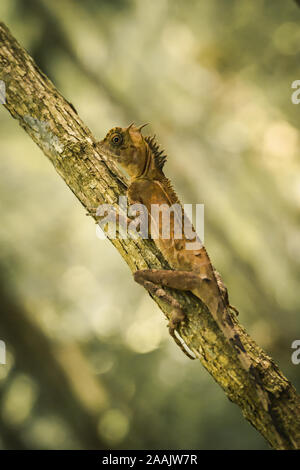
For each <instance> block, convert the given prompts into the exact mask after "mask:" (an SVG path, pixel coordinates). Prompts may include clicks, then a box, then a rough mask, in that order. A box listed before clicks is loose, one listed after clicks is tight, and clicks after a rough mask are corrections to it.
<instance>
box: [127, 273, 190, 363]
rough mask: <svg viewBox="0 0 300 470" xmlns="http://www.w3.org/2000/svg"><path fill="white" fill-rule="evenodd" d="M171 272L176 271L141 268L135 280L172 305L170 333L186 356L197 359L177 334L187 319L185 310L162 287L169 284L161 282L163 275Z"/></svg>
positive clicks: (135, 274)
mask: <svg viewBox="0 0 300 470" xmlns="http://www.w3.org/2000/svg"><path fill="white" fill-rule="evenodd" d="M169 272H170V273H173V272H175V271H164V270H155V269H146V270H139V271H136V272H135V273H134V280H135V281H136V282H137V283H138V284H140V285H142V286H143V287H144V288H145V289H146V290H147V291H148V292H149V293H150V294H152V295H155V296H157V297H159V298H160V299H161V300H162V301H164V302H166V303H167V304H168V305H170V306H171V307H172V311H171V313H170V318H169V324H168V328H169V333H170V335H171V336H172V338H173V339H174V341H175V343H176V344H177V345H178V346H179V347H180V349H181V350H182V351H183V352H184V353H185V355H186V356H188V357H189V358H190V359H196V357H194V356H192V355H191V354H190V353H189V352H188V351H187V349H186V347H185V345H184V343H183V342H181V340H180V339H179V338H178V337H177V336H176V333H175V331H176V330H177V328H178V326H179V325H180V323H181V322H182V321H183V320H184V319H185V312H184V311H183V309H182V308H181V306H180V304H179V302H178V301H177V300H176V299H174V297H172V296H171V295H169V294H168V293H167V292H166V291H165V290H164V289H163V288H162V287H161V286H162V284H163V285H168V284H166V283H162V282H159V281H161V275H162V274H163V275H164V274H165V273H169ZM155 281H157V282H155ZM169 287H171V286H169Z"/></svg>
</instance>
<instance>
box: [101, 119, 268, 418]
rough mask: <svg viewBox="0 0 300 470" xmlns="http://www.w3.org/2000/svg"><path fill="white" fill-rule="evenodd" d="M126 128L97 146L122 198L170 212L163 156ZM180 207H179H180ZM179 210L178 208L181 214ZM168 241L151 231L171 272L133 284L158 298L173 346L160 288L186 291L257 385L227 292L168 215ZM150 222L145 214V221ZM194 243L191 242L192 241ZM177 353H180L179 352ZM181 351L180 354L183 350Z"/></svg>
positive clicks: (176, 316) (150, 272)
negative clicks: (123, 183) (122, 186)
mask: <svg viewBox="0 0 300 470" xmlns="http://www.w3.org/2000/svg"><path fill="white" fill-rule="evenodd" d="M143 127H144V125H143V126H140V127H136V126H135V125H134V124H131V125H130V126H129V127H127V128H121V127H115V128H113V129H111V130H110V131H109V132H108V134H107V135H106V137H105V138H104V139H103V140H102V141H101V142H99V143H98V145H99V148H100V150H103V151H104V153H105V154H107V155H108V156H109V157H111V158H113V159H114V161H115V162H117V163H119V164H120V165H121V166H122V167H123V168H124V169H125V170H126V171H127V173H128V175H129V176H130V178H131V180H130V184H129V187H128V190H127V197H128V201H129V203H130V204H134V203H138V204H143V205H144V206H146V208H147V210H148V214H151V207H152V205H153V204H159V205H165V207H170V206H172V205H173V204H179V205H180V202H179V200H178V198H177V196H176V194H175V191H174V190H173V188H172V186H171V184H170V181H169V180H168V179H167V178H166V176H165V175H164V172H163V166H164V163H165V161H166V156H165V155H163V152H162V151H160V150H159V146H158V145H157V143H156V141H155V139H154V137H144V136H143V135H142V133H141V129H142V128H143ZM180 207H182V206H181V205H180ZM182 211H183V209H182ZM171 215H172V217H171V219H170V221H171V230H170V237H169V238H164V237H163V236H162V234H161V232H162V230H161V229H162V227H161V219H160V224H159V226H158V227H156V233H158V236H157V237H156V238H155V239H154V242H155V244H156V245H157V246H158V248H159V249H160V251H161V252H162V254H163V256H164V257H165V259H166V260H167V262H168V263H169V265H170V267H171V268H172V269H171V270H157V269H146V270H138V271H136V272H135V273H134V279H135V281H137V282H138V283H139V284H141V285H143V286H144V287H145V288H146V289H147V290H148V291H149V292H150V293H151V294H153V295H156V296H158V297H160V298H161V299H162V300H164V301H165V302H167V303H169V304H170V305H171V307H172V312H171V316H170V321H169V331H170V334H171V335H172V336H173V337H174V339H175V341H176V342H177V343H178V344H180V346H181V347H182V345H181V343H180V342H179V340H178V338H177V337H176V335H175V330H176V329H177V327H178V325H179V324H180V322H181V321H183V320H184V318H185V313H184V312H183V311H182V308H181V307H180V305H179V303H178V302H177V301H176V300H175V299H174V298H173V297H172V296H170V295H169V294H167V292H166V291H165V290H164V289H163V286H165V287H169V288H173V289H179V290H187V291H191V292H192V293H193V294H194V295H195V296H197V297H198V298H199V299H200V300H201V301H202V302H204V303H205V304H206V306H207V307H208V309H209V310H210V312H211V314H212V316H213V318H214V320H215V321H216V323H217V325H218V326H219V328H220V329H221V331H222V332H223V334H224V336H225V337H226V339H227V340H228V342H229V343H230V344H231V345H232V347H233V348H234V349H235V351H236V352H237V354H238V357H239V360H240V362H241V364H242V366H243V368H244V370H246V371H247V372H249V373H250V374H251V375H252V377H253V378H254V379H255V381H256V383H257V381H259V377H258V375H257V371H256V370H255V368H254V367H253V365H252V362H251V359H250V358H249V356H248V354H247V351H246V350H245V348H244V346H243V343H242V341H241V338H240V335H239V332H238V330H237V328H236V327H235V323H234V322H233V321H232V317H231V312H230V308H232V307H231V306H230V304H229V300H228V293H227V289H226V287H225V286H224V284H223V282H222V280H221V277H220V275H219V273H218V272H217V271H216V270H215V269H214V267H213V266H212V263H211V261H210V258H209V256H208V254H207V251H206V249H205V247H204V246H203V245H202V244H200V245H199V246H198V247H197V248H196V249H187V243H190V242H191V241H193V240H190V239H187V238H186V236H185V234H184V232H183V231H182V237H181V238H175V236H174V226H175V217H176V216H175V215H174V214H171ZM149 217H150V219H151V215H150V216H149ZM194 241H195V240H194ZM182 349H183V348H182ZM185 352H186V351H185ZM256 386H257V388H258V393H259V396H260V397H261V399H262V402H263V405H264V408H265V409H267V398H266V397H265V394H264V393H263V391H262V389H260V387H259V386H258V385H256Z"/></svg>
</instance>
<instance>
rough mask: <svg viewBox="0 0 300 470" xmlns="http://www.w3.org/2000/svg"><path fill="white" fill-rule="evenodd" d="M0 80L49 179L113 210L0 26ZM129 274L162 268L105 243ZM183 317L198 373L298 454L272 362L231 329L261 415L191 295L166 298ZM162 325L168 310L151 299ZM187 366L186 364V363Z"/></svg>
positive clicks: (87, 146)
mask: <svg viewBox="0 0 300 470" xmlns="http://www.w3.org/2000/svg"><path fill="white" fill-rule="evenodd" d="M0 79H1V80H4V82H5V84H6V104H5V105H4V106H5V107H6V108H7V109H8V111H9V112H10V114H11V115H12V117H13V118H15V119H17V120H18V121H19V123H20V125H21V126H22V127H23V128H24V130H25V131H26V132H27V133H28V134H29V135H30V136H31V138H32V139H33V140H34V142H35V143H36V144H37V145H38V146H39V147H40V148H41V149H42V151H43V153H44V154H45V155H46V156H47V157H48V158H49V159H50V161H51V162H52V164H53V165H54V167H55V169H56V171H57V172H58V173H59V174H60V175H61V177H62V178H63V179H64V180H65V182H66V183H67V185H68V186H69V187H70V189H71V190H72V191H73V193H74V194H75V195H76V197H77V198H78V199H79V200H80V201H81V203H82V205H83V206H84V207H85V208H89V207H97V206H98V205H99V203H109V204H117V201H118V196H119V195H120V194H124V193H125V191H126V182H125V181H124V180H123V179H122V177H121V176H120V175H119V173H118V171H117V170H116V169H115V168H114V167H113V166H112V164H111V163H110V162H109V160H108V159H107V157H106V156H105V155H103V154H100V153H99V151H98V150H97V147H96V146H95V138H94V137H93V136H92V134H91V132H90V131H89V129H88V128H87V127H86V126H85V125H84V124H83V122H82V121H81V120H80V118H79V116H78V114H77V113H76V111H75V109H74V107H73V106H72V105H71V104H70V103H68V102H67V101H66V100H65V99H64V98H63V97H62V96H61V95H60V94H59V92H58V91H57V90H56V88H55V87H54V85H53V84H52V83H51V82H50V80H49V79H48V78H47V77H46V76H45V75H44V74H43V73H42V72H41V71H40V70H39V68H38V67H37V65H36V64H35V63H34V61H33V60H32V58H31V57H30V56H29V55H28V53H27V52H26V51H25V50H24V49H23V48H22V47H21V46H20V45H19V44H18V43H17V41H16V40H15V39H14V38H13V37H12V35H11V34H10V32H9V31H8V29H7V27H6V26H5V25H4V24H0ZM112 243H113V244H114V246H115V247H116V249H117V250H118V251H119V252H120V254H121V255H122V257H123V258H124V260H125V261H126V263H127V264H128V266H129V268H130V269H131V271H135V270H136V269H145V268H157V269H160V268H166V267H168V265H167V263H166V261H165V260H164V259H163V257H162V255H161V253H160V252H159V251H158V250H157V248H156V247H155V245H154V243H153V242H152V241H151V240H112ZM172 295H174V297H176V299H177V300H178V301H179V302H180V304H181V306H182V308H183V309H184V310H185V311H186V312H187V313H188V315H187V320H186V322H185V323H184V325H182V327H181V328H180V334H181V336H182V338H183V339H184V341H185V342H186V344H187V345H188V346H189V348H190V349H191V350H192V351H193V352H194V354H195V355H196V356H197V357H198V358H199V360H200V361H201V363H202V365H203V366H204V367H205V368H206V369H207V371H208V372H209V373H210V374H211V375H212V376H213V377H214V379H215V380H216V382H217V383H218V384H219V385H220V386H221V387H222V388H223V390H224V392H225V393H226V395H227V396H228V398H229V399H230V400H231V401H233V402H234V403H236V404H237V405H238V406H239V407H240V408H241V410H242V412H243V415H244V416H245V418H246V419H248V420H249V421H250V422H251V423H252V425H253V426H255V427H256V429H257V430H258V431H259V432H260V433H261V434H262V435H263V436H264V437H265V438H266V439H267V441H268V442H269V443H270V445H271V446H272V447H273V448H276V449H296V448H300V397H299V396H298V395H297V393H296V391H295V389H294V387H293V386H292V384H291V383H290V382H289V381H288V380H287V379H286V378H285V377H284V375H283V374H282V372H281V371H280V370H279V368H278V367H277V366H276V364H275V363H274V361H273V360H272V359H271V358H270V357H269V356H268V355H267V354H266V353H265V352H264V351H263V350H262V349H261V348H260V347H259V346H258V345H257V344H256V343H255V342H254V341H253V339H252V338H251V337H250V336H249V335H248V334H247V333H246V332H245V330H244V329H243V327H242V326H241V325H239V324H238V323H237V320H236V323H237V324H238V328H239V329H240V335H241V337H242V342H243V344H244V346H245V348H246V350H247V351H248V354H249V356H250V358H251V361H252V364H253V367H254V368H255V370H256V371H257V377H258V380H259V382H260V383H261V386H262V387H263V388H264V390H265V393H266V394H267V395H268V397H269V407H268V410H265V409H264V408H263V407H262V405H261V402H260V401H259V398H258V395H257V392H256V387H255V384H254V381H253V379H252V377H251V376H249V375H248V374H247V373H245V371H244V370H243V368H242V367H241V364H240V362H239V360H238V358H237V356H236V354H235V353H234V351H233V350H232V348H231V347H230V346H229V345H228V343H227V342H226V340H225V338H224V337H223V335H222V333H221V331H220V330H219V328H218V327H217V325H216V324H215V322H214V321H213V319H212V317H211V314H210V312H209V311H208V309H207V308H206V307H205V305H203V304H202V303H201V302H200V301H199V300H198V299H196V298H195V297H194V296H193V295H192V294H191V293H180V292H172ZM155 300H156V301H157V303H158V304H159V306H160V308H161V310H162V311H163V312H164V313H165V315H166V316H167V317H168V315H169V308H168V307H167V306H166V305H164V304H162V303H161V302H159V301H158V300H157V299H155ZM187 360H188V359H187Z"/></svg>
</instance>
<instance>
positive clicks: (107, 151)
mask: <svg viewBox="0 0 300 470" xmlns="http://www.w3.org/2000/svg"><path fill="white" fill-rule="evenodd" d="M98 147H99V149H100V151H102V152H103V153H104V154H105V155H107V156H108V157H110V158H113V159H114V160H116V161H117V162H118V161H120V151H119V150H117V149H116V151H115V152H112V150H111V149H110V147H108V146H107V145H106V144H105V143H103V142H102V141H101V142H98Z"/></svg>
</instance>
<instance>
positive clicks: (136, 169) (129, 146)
mask: <svg viewBox="0 0 300 470" xmlns="http://www.w3.org/2000/svg"><path fill="white" fill-rule="evenodd" d="M144 126H146V124H143V125H142V126H139V127H136V126H135V125H134V124H133V123H132V124H130V126H128V127H114V128H113V129H111V130H110V131H109V132H108V133H107V134H106V136H105V137H104V139H103V140H101V141H100V142H99V143H98V146H99V148H100V150H103V152H105V153H106V154H107V155H108V156H109V157H111V158H113V159H114V160H115V161H116V162H117V163H119V164H120V165H121V166H122V167H123V168H124V169H125V170H126V171H127V173H128V174H129V175H130V176H131V177H133V178H137V177H139V176H140V175H142V174H143V172H144V170H145V168H146V166H147V162H148V159H149V158H150V155H149V148H148V145H147V143H146V141H145V139H144V137H143V136H142V133H141V130H142V128H143V127H144Z"/></svg>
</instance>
